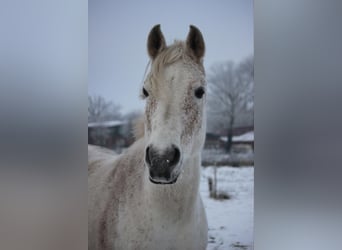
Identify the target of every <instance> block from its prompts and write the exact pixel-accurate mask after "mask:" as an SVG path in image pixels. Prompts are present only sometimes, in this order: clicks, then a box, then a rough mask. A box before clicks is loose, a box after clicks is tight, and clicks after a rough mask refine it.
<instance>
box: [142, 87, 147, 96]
mask: <svg viewBox="0 0 342 250" xmlns="http://www.w3.org/2000/svg"><path fill="white" fill-rule="evenodd" d="M143 94H144V96H145V97H148V92H147V90H146V89H145V88H143Z"/></svg>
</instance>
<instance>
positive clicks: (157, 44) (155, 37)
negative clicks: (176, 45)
mask: <svg viewBox="0 0 342 250" xmlns="http://www.w3.org/2000/svg"><path fill="white" fill-rule="evenodd" d="M165 47H166V43H165V39H164V36H163V33H162V32H161V30H160V24H157V25H155V26H154V27H153V28H152V29H151V31H150V34H149V35H148V39H147V51H148V55H149V56H150V58H151V59H155V58H156V56H157V55H158V53H159V52H160V51H162V50H163V49H164V48H165Z"/></svg>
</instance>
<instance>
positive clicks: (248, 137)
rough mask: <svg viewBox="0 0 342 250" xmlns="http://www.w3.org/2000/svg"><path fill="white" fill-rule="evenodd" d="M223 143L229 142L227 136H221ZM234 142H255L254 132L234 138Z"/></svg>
mask: <svg viewBox="0 0 342 250" xmlns="http://www.w3.org/2000/svg"><path fill="white" fill-rule="evenodd" d="M220 139H221V140H222V141H227V136H221V138H220ZM233 141H254V131H250V132H247V133H245V134H242V135H239V136H233Z"/></svg>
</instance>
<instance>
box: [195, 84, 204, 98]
mask: <svg viewBox="0 0 342 250" xmlns="http://www.w3.org/2000/svg"><path fill="white" fill-rule="evenodd" d="M204 93H205V91H204V88H203V87H199V88H198V89H196V90H195V96H196V97H197V98H199V99H201V98H202V97H203V95H204Z"/></svg>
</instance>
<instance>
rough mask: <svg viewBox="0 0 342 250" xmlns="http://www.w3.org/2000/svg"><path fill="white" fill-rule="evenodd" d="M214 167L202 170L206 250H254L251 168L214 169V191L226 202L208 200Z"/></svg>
mask: <svg viewBox="0 0 342 250" xmlns="http://www.w3.org/2000/svg"><path fill="white" fill-rule="evenodd" d="M213 173H214V171H213V167H206V168H202V174H201V185H200V192H201V196H202V200H203V202H204V206H205V210H206V214H207V219H208V227H209V232H208V247H207V250H214V249H235V250H236V249H240V250H241V249H253V207H254V203H253V193H254V167H240V168H233V167H228V166H226V167H219V168H217V182H218V184H217V189H218V191H219V192H222V191H223V192H226V193H228V194H229V195H230V196H231V199H229V200H214V199H212V198H209V190H208V180H207V179H208V177H209V176H210V177H213V176H214V175H213Z"/></svg>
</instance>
